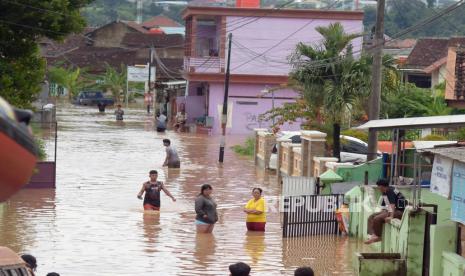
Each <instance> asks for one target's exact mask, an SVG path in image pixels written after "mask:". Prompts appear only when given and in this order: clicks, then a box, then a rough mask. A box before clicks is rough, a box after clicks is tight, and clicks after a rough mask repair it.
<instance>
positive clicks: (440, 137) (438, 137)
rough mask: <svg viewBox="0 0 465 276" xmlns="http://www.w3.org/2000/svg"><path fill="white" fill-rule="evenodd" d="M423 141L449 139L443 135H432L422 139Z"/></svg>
mask: <svg viewBox="0 0 465 276" xmlns="http://www.w3.org/2000/svg"><path fill="white" fill-rule="evenodd" d="M421 140H422V141H447V138H446V137H444V136H441V135H435V134H430V135H426V136H425V137H423V138H421Z"/></svg>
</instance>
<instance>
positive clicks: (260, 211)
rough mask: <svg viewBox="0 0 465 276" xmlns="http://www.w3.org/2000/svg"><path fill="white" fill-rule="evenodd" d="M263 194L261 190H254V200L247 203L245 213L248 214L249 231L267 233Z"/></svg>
mask: <svg viewBox="0 0 465 276" xmlns="http://www.w3.org/2000/svg"><path fill="white" fill-rule="evenodd" d="M262 192H263V191H262V189H260V188H253V190H252V196H253V198H252V199H251V200H249V202H247V204H246V205H245V208H244V212H245V213H246V214H247V219H246V225H247V230H249V231H262V232H264V231H265V224H266V213H265V199H264V198H263V197H262Z"/></svg>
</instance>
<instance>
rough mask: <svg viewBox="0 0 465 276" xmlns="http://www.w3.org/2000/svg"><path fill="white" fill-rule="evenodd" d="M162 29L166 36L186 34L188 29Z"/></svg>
mask: <svg viewBox="0 0 465 276" xmlns="http://www.w3.org/2000/svg"><path fill="white" fill-rule="evenodd" d="M160 29H162V30H163V32H165V34H180V35H185V34H186V28H184V27H160Z"/></svg>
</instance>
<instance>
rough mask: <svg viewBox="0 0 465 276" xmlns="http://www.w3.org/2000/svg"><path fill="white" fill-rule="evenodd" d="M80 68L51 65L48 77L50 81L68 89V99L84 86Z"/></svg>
mask: <svg viewBox="0 0 465 276" xmlns="http://www.w3.org/2000/svg"><path fill="white" fill-rule="evenodd" d="M81 71H82V70H81V69H80V68H79V67H78V68H75V69H73V68H65V67H51V68H50V69H49V72H48V77H49V79H50V81H51V82H54V83H56V84H58V85H61V86H63V87H64V88H66V90H68V96H69V99H71V98H72V97H74V96H76V95H77V94H78V93H79V91H80V90H81V89H82V88H83V87H85V86H86V84H85V80H84V78H83V77H82V76H81Z"/></svg>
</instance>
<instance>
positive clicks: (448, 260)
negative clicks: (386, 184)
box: [346, 186, 465, 276]
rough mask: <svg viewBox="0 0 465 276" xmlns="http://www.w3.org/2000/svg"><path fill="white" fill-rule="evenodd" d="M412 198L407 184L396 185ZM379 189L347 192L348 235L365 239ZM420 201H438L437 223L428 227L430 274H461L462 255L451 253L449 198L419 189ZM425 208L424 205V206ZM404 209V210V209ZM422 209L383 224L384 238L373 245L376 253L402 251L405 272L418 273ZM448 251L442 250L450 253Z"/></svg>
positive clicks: (453, 235) (452, 231)
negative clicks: (348, 202)
mask: <svg viewBox="0 0 465 276" xmlns="http://www.w3.org/2000/svg"><path fill="white" fill-rule="evenodd" d="M399 188H400V190H401V192H402V193H403V194H404V195H405V196H406V198H407V199H410V200H411V197H412V192H411V189H410V187H399ZM378 198H379V192H378V191H377V190H376V189H373V188H372V187H371V186H360V187H355V188H354V189H352V190H351V191H350V192H348V193H347V194H346V199H347V200H349V201H350V202H351V203H350V205H349V209H350V212H351V213H350V218H351V219H350V225H349V234H350V235H352V236H356V237H358V238H360V239H366V238H367V234H366V231H367V225H366V224H367V221H368V217H369V216H370V215H371V214H372V213H373V212H374V211H375V208H374V207H375V206H376V205H377V204H376V202H377V200H378ZM422 202H423V203H430V204H437V205H438V217H437V225H432V226H431V228H430V275H447V276H459V275H460V276H463V273H464V271H463V269H464V268H465V258H463V257H461V256H459V255H457V254H455V253H453V251H455V248H456V233H457V232H456V227H457V224H456V223H455V222H452V221H450V201H449V200H447V199H446V198H444V197H441V196H439V195H436V194H433V193H431V192H429V191H428V190H427V189H422ZM425 209H427V208H425ZM406 212H407V211H406ZM422 214H424V211H421V212H420V213H415V212H412V211H408V215H406V213H404V216H403V218H402V220H397V219H395V220H393V221H392V222H391V223H389V224H385V227H384V230H383V241H382V242H381V243H377V244H374V245H372V249H373V250H374V251H377V252H391V253H393V252H395V253H401V254H402V256H404V257H405V258H406V263H407V271H408V272H407V275H421V271H422V259H423V257H422V256H423V246H424V225H425V219H424V218H425V217H424V215H422ZM449 251H452V252H450V253H445V252H449Z"/></svg>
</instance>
